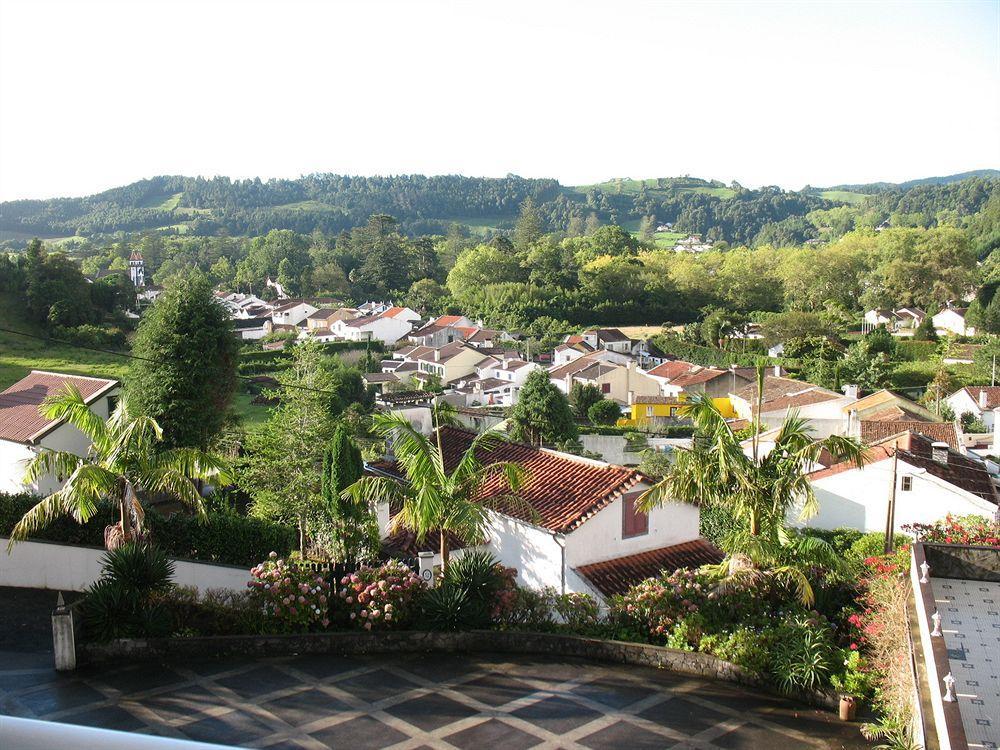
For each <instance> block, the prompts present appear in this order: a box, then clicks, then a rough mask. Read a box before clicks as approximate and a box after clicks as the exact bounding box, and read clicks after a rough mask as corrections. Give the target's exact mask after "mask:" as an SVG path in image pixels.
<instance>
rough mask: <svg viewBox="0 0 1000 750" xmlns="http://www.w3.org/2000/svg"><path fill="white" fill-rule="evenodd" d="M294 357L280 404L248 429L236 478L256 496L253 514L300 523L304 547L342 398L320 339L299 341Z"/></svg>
mask: <svg viewBox="0 0 1000 750" xmlns="http://www.w3.org/2000/svg"><path fill="white" fill-rule="evenodd" d="M292 357H293V359H292V364H291V367H289V368H288V370H286V371H285V372H283V373H281V374H280V375H279V376H278V380H279V382H280V384H281V386H282V388H281V390H280V393H278V394H276V395H278V396H279V398H280V403H279V405H278V407H277V408H276V409H274V411H272V412H271V417H270V419H268V421H267V422H266V423H265V424H264V425H263V426H262V427H260V428H259V429H257V430H253V431H252V432H250V433H248V434H247V439H246V452H245V456H244V457H243V459H242V461H241V465H240V473H239V475H238V479H237V481H238V484H239V485H240V487H241V488H242V489H243V490H244V491H245V492H246V493H247V494H248V495H250V497H251V498H252V503H251V512H252V513H253V514H254V515H256V516H259V517H262V518H269V519H272V520H276V521H281V522H285V523H294V524H296V525H297V526H298V528H299V548H300V549H301V550H303V551H304V550H305V548H306V541H307V540H306V523H307V521H308V519H309V518H310V517H312V516H313V515H314V514H315V513H316V512H317V511H318V510H319V508H320V507H321V503H322V497H321V488H322V475H323V474H322V469H323V454H324V452H325V450H326V447H327V445H328V443H329V441H330V439H331V438H332V437H333V431H334V427H335V425H334V420H333V412H334V409H335V408H336V407H337V406H339V399H338V398H337V396H336V394H335V393H333V392H332V390H331V388H332V386H331V376H330V374H329V373H328V372H327V371H326V369H325V368H324V367H323V364H322V353H321V349H320V346H319V345H318V344H315V343H311V342H310V343H305V344H301V345H299V346H296V347H295V348H294V349H293V350H292Z"/></svg>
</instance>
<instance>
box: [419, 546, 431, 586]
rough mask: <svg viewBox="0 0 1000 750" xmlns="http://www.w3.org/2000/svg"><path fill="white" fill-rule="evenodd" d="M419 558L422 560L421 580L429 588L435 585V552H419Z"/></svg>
mask: <svg viewBox="0 0 1000 750" xmlns="http://www.w3.org/2000/svg"><path fill="white" fill-rule="evenodd" d="M417 557H418V558H419V559H420V578H421V580H423V582H424V583H426V584H427V585H428V586H433V585H434V553H433V552H418V553H417Z"/></svg>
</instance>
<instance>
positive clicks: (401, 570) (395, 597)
mask: <svg viewBox="0 0 1000 750" xmlns="http://www.w3.org/2000/svg"><path fill="white" fill-rule="evenodd" d="M340 584H341V589H340V594H339V596H340V600H341V602H342V604H343V605H344V608H345V609H346V611H347V616H348V619H349V621H350V624H351V626H353V627H357V628H364V629H365V630H392V629H393V628H400V627H403V626H405V625H406V624H407V623H408V622H409V620H410V619H411V617H412V615H413V604H414V598H415V597H416V596H417V594H419V593H420V592H422V591H423V590H424V588H425V585H424V582H423V581H422V580H420V576H418V575H417V574H416V573H414V572H413V571H412V570H410V569H409V568H408V567H406V566H405V565H403V563H401V562H399V561H398V560H390V561H389V562H387V563H385V564H384V565H382V566H381V567H378V568H372V567H364V568H361V570H359V571H358V572H357V573H353V574H351V575H349V576H344V577H343V578H342V579H341V581H340Z"/></svg>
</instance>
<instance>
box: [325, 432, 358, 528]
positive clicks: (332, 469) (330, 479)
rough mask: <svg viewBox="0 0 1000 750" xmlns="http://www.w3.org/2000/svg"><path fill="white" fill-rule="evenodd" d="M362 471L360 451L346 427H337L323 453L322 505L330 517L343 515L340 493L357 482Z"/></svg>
mask: <svg viewBox="0 0 1000 750" xmlns="http://www.w3.org/2000/svg"><path fill="white" fill-rule="evenodd" d="M363 470H364V464H363V463H362V461H361V451H360V450H358V446H356V445H355V444H354V441H353V440H351V435H350V433H349V432H348V429H347V427H345V426H344V425H343V424H339V425H337V428H336V429H335V430H334V432H333V438H331V440H330V443H329V444H328V445H327V447H326V450H325V451H324V452H323V489H322V493H323V504H324V505H325V506H326V507H327V508H328V509H329V511H330V513H331V515H333V516H339V515H343V510H344V508H343V503H342V502H341V500H340V493H341V492H343V491H344V489H345V488H347V487H350V486H351V485H352V484H354V483H355V482H356V481H358V480H359V479H360V478H361V473H362V471H363Z"/></svg>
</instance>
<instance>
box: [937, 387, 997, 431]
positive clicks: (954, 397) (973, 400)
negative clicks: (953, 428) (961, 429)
mask: <svg viewBox="0 0 1000 750" xmlns="http://www.w3.org/2000/svg"><path fill="white" fill-rule="evenodd" d="M945 401H946V402H947V404H948V406H950V407H951V408H952V410H953V411H954V412H955V419H961V418H962V415H963V414H972V415H973V416H974V417H975V418H976V419H978V420H979V421H980V422H982V423H983V424H984V425H986V428H987V429H988V430H990V431H992V430H993V428H994V425H995V424H996V420H995V416H994V409H997V408H998V407H1000V386H989V385H967V386H965V388H961V389H959V390H957V391H955V392H954V393H953V394H951V395H950V396H948V398H946V399H945Z"/></svg>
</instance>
